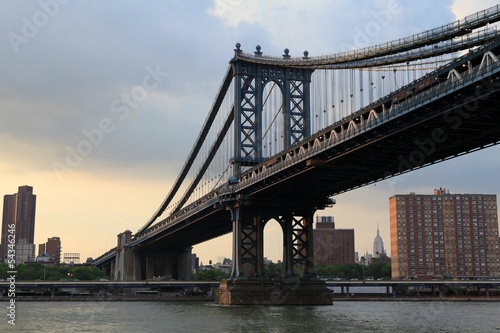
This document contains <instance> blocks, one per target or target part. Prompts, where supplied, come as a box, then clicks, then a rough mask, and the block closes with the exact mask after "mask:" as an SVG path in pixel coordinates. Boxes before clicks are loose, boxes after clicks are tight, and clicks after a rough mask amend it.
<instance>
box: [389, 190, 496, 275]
mask: <svg viewBox="0 0 500 333" xmlns="http://www.w3.org/2000/svg"><path fill="white" fill-rule="evenodd" d="M389 204H390V220H391V266H392V278H393V279H398V278H401V277H416V278H430V277H436V276H439V277H447V276H448V277H451V276H454V277H462V278H472V277H486V276H491V277H499V276H500V253H499V242H500V240H499V235H498V215H497V214H498V213H497V197H496V195H493V194H450V193H449V191H447V190H446V189H442V188H440V189H437V190H434V194H433V195H422V194H415V193H410V194H407V195H395V196H393V197H391V198H390V199H389Z"/></svg>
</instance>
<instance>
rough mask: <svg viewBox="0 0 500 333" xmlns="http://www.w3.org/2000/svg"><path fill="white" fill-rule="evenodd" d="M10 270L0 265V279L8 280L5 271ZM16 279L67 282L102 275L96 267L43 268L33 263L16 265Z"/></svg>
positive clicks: (97, 277)
mask: <svg viewBox="0 0 500 333" xmlns="http://www.w3.org/2000/svg"><path fill="white" fill-rule="evenodd" d="M10 270H11V269H9V268H8V266H7V264H1V265H0V279H6V278H8V277H9V276H8V274H7V271H10ZM16 271H17V274H16V279H17V280H24V281H34V280H48V281H58V280H61V279H68V280H75V279H78V280H82V281H85V280H96V279H99V278H101V277H103V276H104V273H103V272H102V271H101V270H100V269H99V268H97V267H94V266H65V265H56V266H45V265H43V264H41V263H33V264H27V265H23V264H20V265H17V266H16Z"/></svg>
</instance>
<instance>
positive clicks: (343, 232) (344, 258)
mask: <svg viewBox="0 0 500 333" xmlns="http://www.w3.org/2000/svg"><path fill="white" fill-rule="evenodd" d="M313 242H314V261H315V263H316V264H320V265H330V264H351V263H354V261H355V258H354V229H335V222H333V216H318V217H317V218H316V228H315V229H314V230H313Z"/></svg>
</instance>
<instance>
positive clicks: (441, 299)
mask: <svg viewBox="0 0 500 333" xmlns="http://www.w3.org/2000/svg"><path fill="white" fill-rule="evenodd" d="M14 299H15V301H16V302H137V301H139V302H144V301H147V302H168V301H176V302H178V301H189V302H192V301H198V302H214V301H215V299H214V297H211V296H210V297H188V296H182V297H164V296H160V297H158V296H155V295H147V296H99V295H95V296H84V297H82V296H54V297H50V296H20V297H16V298H14ZM2 301H5V302H10V298H8V297H0V302H2ZM335 302H500V297H499V296H490V297H487V296H466V297H461V296H442V297H438V296H434V297H429V296H420V297H392V296H385V295H380V296H373V295H372V296H349V297H341V296H336V297H334V298H333V303H335Z"/></svg>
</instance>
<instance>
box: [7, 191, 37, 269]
mask: <svg viewBox="0 0 500 333" xmlns="http://www.w3.org/2000/svg"><path fill="white" fill-rule="evenodd" d="M35 207H36V195H34V194H33V187H31V186H27V185H24V186H19V189H18V192H17V193H15V194H7V195H5V196H4V201H3V216H2V242H1V246H0V258H1V259H2V260H5V258H6V255H7V249H8V247H7V246H8V235H9V229H10V228H9V225H15V228H14V230H15V234H16V238H15V239H16V243H22V244H34V238H35Z"/></svg>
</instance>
